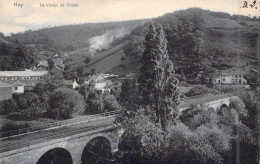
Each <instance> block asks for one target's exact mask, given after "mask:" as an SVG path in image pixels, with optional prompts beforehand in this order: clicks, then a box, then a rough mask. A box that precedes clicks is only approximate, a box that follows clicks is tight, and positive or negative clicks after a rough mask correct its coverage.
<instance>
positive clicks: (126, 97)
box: [118, 80, 139, 111]
mask: <svg viewBox="0 0 260 164" xmlns="http://www.w3.org/2000/svg"><path fill="white" fill-rule="evenodd" d="M137 93H138V85H137V81H136V80H124V81H123V83H122V86H121V92H120V95H119V97H118V98H119V99H118V100H119V102H120V104H122V106H123V107H124V108H125V109H127V110H128V111H136V110H138V99H139V97H138V95H137Z"/></svg>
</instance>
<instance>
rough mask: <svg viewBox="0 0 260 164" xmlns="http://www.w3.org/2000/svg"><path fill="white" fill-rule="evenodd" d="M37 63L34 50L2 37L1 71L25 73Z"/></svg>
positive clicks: (0, 42) (0, 52)
mask: <svg viewBox="0 0 260 164" xmlns="http://www.w3.org/2000/svg"><path fill="white" fill-rule="evenodd" d="M35 61H36V56H35V55H34V53H33V51H32V49H30V48H28V47H25V46H23V45H21V44H17V43H10V42H8V41H6V40H5V39H4V38H1V37H0V71H20V70H22V71H23V70H24V69H29V68H31V67H33V65H34V64H35Z"/></svg>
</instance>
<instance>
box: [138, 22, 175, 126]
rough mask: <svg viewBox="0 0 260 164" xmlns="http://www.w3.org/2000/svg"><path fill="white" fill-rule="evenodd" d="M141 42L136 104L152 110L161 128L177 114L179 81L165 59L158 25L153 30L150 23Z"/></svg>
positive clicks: (165, 46) (165, 52)
mask: <svg viewBox="0 0 260 164" xmlns="http://www.w3.org/2000/svg"><path fill="white" fill-rule="evenodd" d="M145 41H146V42H145V50H144V53H143V55H142V58H141V67H140V74H139V78H138V84H139V94H140V96H141V103H140V105H141V106H143V107H148V108H150V109H152V110H154V111H155V113H156V116H157V118H158V121H159V122H160V123H161V125H162V126H163V127H165V126H166V124H167V121H168V120H170V119H172V118H175V117H176V116H177V115H178V109H177V106H178V104H179V90H178V87H177V85H178V83H179V81H178V79H177V78H176V77H175V76H174V73H175V72H174V69H173V64H172V62H171V61H170V60H169V55H168V51H167V41H166V38H165V35H164V32H163V28H162V26H160V25H159V26H158V27H155V26H154V24H153V23H151V24H150V26H149V30H148V32H147V34H146V37H145Z"/></svg>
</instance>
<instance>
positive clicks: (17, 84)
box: [13, 80, 24, 86]
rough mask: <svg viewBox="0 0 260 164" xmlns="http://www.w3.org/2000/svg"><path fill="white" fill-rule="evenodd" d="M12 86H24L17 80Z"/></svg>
mask: <svg viewBox="0 0 260 164" xmlns="http://www.w3.org/2000/svg"><path fill="white" fill-rule="evenodd" d="M13 86H24V84H23V83H22V82H20V81H19V80H17V81H15V82H13Z"/></svg>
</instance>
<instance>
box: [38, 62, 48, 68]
mask: <svg viewBox="0 0 260 164" xmlns="http://www.w3.org/2000/svg"><path fill="white" fill-rule="evenodd" d="M48 66H49V64H48V61H46V60H40V61H39V62H38V64H37V67H45V68H47V67H48Z"/></svg>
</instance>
